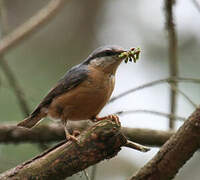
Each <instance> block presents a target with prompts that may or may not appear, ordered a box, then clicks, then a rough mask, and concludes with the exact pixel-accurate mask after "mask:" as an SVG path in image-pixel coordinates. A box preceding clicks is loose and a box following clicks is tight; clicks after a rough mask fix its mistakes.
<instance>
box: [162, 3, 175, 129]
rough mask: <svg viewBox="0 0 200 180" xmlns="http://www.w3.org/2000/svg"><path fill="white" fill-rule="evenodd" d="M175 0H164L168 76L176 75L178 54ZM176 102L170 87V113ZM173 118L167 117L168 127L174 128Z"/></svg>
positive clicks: (172, 112) (173, 110)
mask: <svg viewBox="0 0 200 180" xmlns="http://www.w3.org/2000/svg"><path fill="white" fill-rule="evenodd" d="M174 4H175V0H165V14H166V15H165V17H166V29H167V31H168V41H169V42H168V43H169V71H170V77H177V76H178V54H177V35H176V29H175V25H174V18H173V5H174ZM171 84H172V85H173V86H174V87H175V88H176V87H177V86H178V84H177V83H176V82H171ZM176 102H177V94H176V91H173V90H172V89H170V114H172V115H175V113H176ZM174 124H175V119H174V118H173V117H170V118H169V128H170V129H174Z"/></svg>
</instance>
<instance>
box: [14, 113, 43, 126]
mask: <svg viewBox="0 0 200 180" xmlns="http://www.w3.org/2000/svg"><path fill="white" fill-rule="evenodd" d="M43 117H45V115H43V114H40V115H36V116H32V115H30V116H29V117H27V118H25V119H24V120H23V121H21V122H20V123H18V124H17V126H21V127H24V128H32V127H33V126H35V125H36V124H37V123H39V122H40V120H41V119H42V118H43Z"/></svg>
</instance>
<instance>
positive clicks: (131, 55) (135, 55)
mask: <svg viewBox="0 0 200 180" xmlns="http://www.w3.org/2000/svg"><path fill="white" fill-rule="evenodd" d="M139 54H140V49H139V48H131V49H130V50H128V51H122V52H121V53H120V54H119V55H118V57H119V58H120V59H123V60H124V61H125V63H127V62H128V61H130V62H136V61H137V60H138V59H139Z"/></svg>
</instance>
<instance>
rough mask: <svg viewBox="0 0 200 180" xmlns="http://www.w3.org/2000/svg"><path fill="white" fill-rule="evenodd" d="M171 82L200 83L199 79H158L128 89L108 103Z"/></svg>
mask: <svg viewBox="0 0 200 180" xmlns="http://www.w3.org/2000/svg"><path fill="white" fill-rule="evenodd" d="M171 82H187V83H188V82H190V83H198V84H199V83H200V79H195V78H183V77H169V78H164V79H159V80H155V81H152V82H149V83H145V84H143V85H140V86H137V87H135V88H132V89H129V90H127V91H125V92H123V93H121V94H119V95H117V96H115V97H113V98H111V99H110V101H109V102H108V103H112V102H114V101H116V100H118V99H120V98H122V97H124V96H126V95H128V94H130V93H133V92H135V91H139V90H141V89H144V88H148V87H152V86H154V85H158V84H161V83H171Z"/></svg>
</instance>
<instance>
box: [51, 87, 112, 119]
mask: <svg viewBox="0 0 200 180" xmlns="http://www.w3.org/2000/svg"><path fill="white" fill-rule="evenodd" d="M112 90H113V87H112V84H111V83H107V84H106V85H105V86H101V87H96V86H94V87H93V86H92V85H90V86H87V85H83V86H78V87H76V88H74V89H72V90H70V91H69V92H67V93H65V94H63V95H61V96H59V97H58V98H56V99H55V100H54V101H53V102H52V103H51V105H50V107H49V110H48V115H49V116H50V117H52V118H54V119H61V120H85V119H91V118H93V117H94V116H96V115H97V114H98V113H99V112H100V111H101V109H102V108H103V107H104V105H105V104H106V103H107V101H108V100H109V98H110V96H111V93H112Z"/></svg>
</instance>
